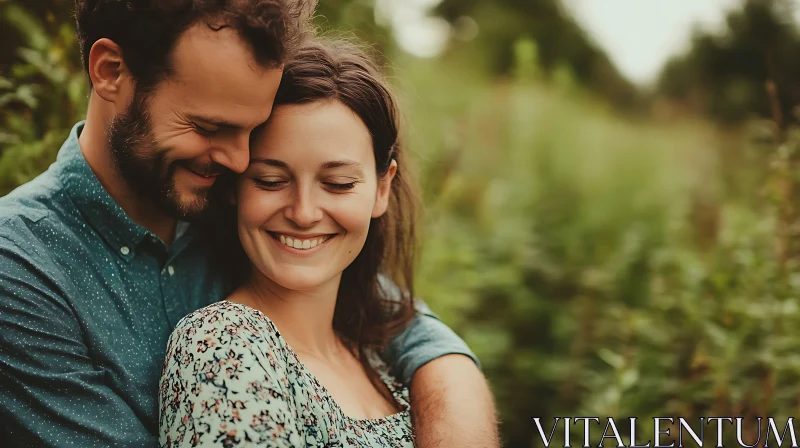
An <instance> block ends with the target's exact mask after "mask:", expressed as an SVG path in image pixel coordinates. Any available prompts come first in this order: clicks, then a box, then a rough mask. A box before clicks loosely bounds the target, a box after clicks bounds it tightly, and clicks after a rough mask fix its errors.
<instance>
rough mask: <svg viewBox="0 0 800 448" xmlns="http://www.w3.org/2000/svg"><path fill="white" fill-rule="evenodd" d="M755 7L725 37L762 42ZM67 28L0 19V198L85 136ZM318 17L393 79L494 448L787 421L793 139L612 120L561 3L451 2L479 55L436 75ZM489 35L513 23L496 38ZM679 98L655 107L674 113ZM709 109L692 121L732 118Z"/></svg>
mask: <svg viewBox="0 0 800 448" xmlns="http://www.w3.org/2000/svg"><path fill="white" fill-rule="evenodd" d="M753 5H755V3H754V2H752V1H751V2H748V3H747V6H746V7H745V8H744V9H742V10H741V11H739V12H735V13H733V14H732V16H731V17H733V18H734V19H736V18H738V19H736V20H738V22H737V21H736V20H734V19H731V20H732V22H731V23H733V22H736V23H749V22H748V21H752V20H756V19H757V17H753V16H752V14H755V13H753V11H759V10H758V8H756V7H755V6H753ZM70 8H71V1H68V0H63V1H59V0H42V1H41V2H38V3H36V4H35V5H31V4H29V2H24V3H23V2H22V1H9V0H5V1H2V0H0V21H1V22H2V24H3V25H2V26H0V41H2V42H3V45H0V70H2V71H1V72H0V73H2V75H1V76H2V78H0V104H1V105H2V108H1V109H0V194H5V193H7V192H8V191H10V189H12V188H13V187H15V186H16V185H19V184H20V183H23V182H25V181H27V180H28V179H30V178H32V177H33V176H35V175H36V174H37V173H39V172H41V171H42V170H43V169H45V168H46V167H47V165H48V164H49V163H51V162H52V161H53V159H54V157H55V153H56V151H57V149H58V147H59V146H60V144H61V141H62V140H63V138H64V136H65V135H66V133H67V131H68V129H69V128H70V126H71V125H72V124H73V123H74V122H75V121H77V120H79V119H82V116H83V113H84V111H85V107H86V98H87V93H88V90H87V82H86V81H85V78H84V75H83V71H82V68H81V65H80V58H79V52H78V49H77V45H76V44H75V41H74V38H73V36H72V33H73V29H72V21H71V20H72V19H71V18H70ZM320 8H321V9H320V14H321V15H322V16H324V17H322V18H320V23H321V25H322V26H323V27H326V28H327V27H332V28H339V29H344V30H350V29H352V28H357V31H356V34H358V35H360V36H361V37H363V38H365V39H368V40H370V41H371V42H373V43H374V44H375V47H376V49H378V50H380V51H381V52H383V54H385V55H386V56H387V59H388V60H389V61H391V65H392V66H393V69H392V73H391V75H392V80H393V81H395V82H396V84H397V86H398V87H399V89H400V91H401V92H402V93H403V95H402V96H403V98H402V99H403V105H404V107H405V111H406V115H407V116H408V119H409V120H408V122H409V124H410V126H409V129H408V134H409V141H410V143H411V145H410V146H411V148H412V149H413V150H414V151H415V155H416V159H417V160H416V161H417V165H418V168H419V172H420V179H421V182H422V187H423V193H424V202H425V204H426V218H425V222H424V227H423V229H422V233H423V238H424V242H423V245H422V249H423V252H422V254H421V259H420V266H419V276H418V285H417V287H418V290H419V293H420V296H421V297H423V298H424V299H425V300H426V301H427V302H428V303H429V304H430V305H431V306H432V307H433V308H434V310H435V311H436V312H438V313H439V314H440V316H441V317H442V319H443V320H444V321H445V322H447V323H448V324H449V325H451V326H452V327H453V328H454V329H455V330H456V331H457V332H459V333H460V334H461V335H462V336H463V337H464V338H465V339H466V340H467V342H468V343H469V344H470V346H471V347H472V348H473V349H474V350H475V352H476V353H477V354H478V356H479V357H480V359H481V361H482V363H483V367H484V371H485V373H486V375H487V376H488V378H489V380H490V382H491V384H492V387H493V390H494V392H495V394H496V397H497V400H498V407H499V410H500V413H501V419H502V421H503V426H502V434H503V437H504V441H505V444H506V446H510V447H531V446H541V445H540V443H541V442H540V441H539V439H538V435H537V433H536V429H535V427H534V425H533V423H532V421H531V417H534V416H537V417H542V418H543V421H545V422H548V421H552V420H551V419H552V417H556V416H561V417H564V416H598V417H617V418H625V417H628V416H636V417H639V418H641V419H643V420H645V419H649V418H650V417H653V416H681V417H685V418H687V419H690V418H696V417H699V416H723V415H735V416H743V417H745V418H752V417H755V416H774V417H780V418H785V417H786V416H789V415H792V414H794V413H796V412H797V411H798V410H800V339H798V337H797V336H798V335H796V334H795V332H797V331H798V330H797V328H800V326H798V323H800V302H798V297H797V295H796V293H795V291H797V290H798V287H800V274H798V271H797V263H798V259H799V258H798V257H800V249H798V247H797V246H798V243H797V242H795V240H796V239H797V238H796V235H797V232H798V223H800V220H798V219H797V218H798V217H797V214H798V213H800V212H799V211H795V206H794V204H796V202H797V198H798V195H797V193H798V191H797V185H798V182H797V179H796V176H797V173H798V172H800V171H798V169H797V168H798V167H797V163H798V162H797V160H796V159H797V157H798V155H797V149H798V145H800V135H798V131H797V130H795V129H793V128H792V126H791V120H788V119H779V120H777V122H774V121H770V120H763V121H753V122H751V123H750V124H748V126H745V127H741V128H726V129H725V130H724V131H721V130H717V129H716V128H714V127H713V126H711V125H709V124H708V123H706V121H705V120H703V119H698V118H696V117H695V118H692V117H689V118H686V119H674V120H671V121H669V122H659V121H656V120H654V119H651V118H648V117H647V116H645V115H642V116H640V117H636V118H631V117H630V116H626V115H621V114H619V113H617V110H616V107H617V106H618V105H619V104H621V103H624V102H625V101H623V100H621V99H620V98H623V99H624V98H625V97H626V96H627V95H629V93H625V92H628V91H629V90H628V89H629V86H628V84H627V83H626V82H625V81H624V80H617V81H613V80H614V79H616V78H617V77H618V75H617V74H616V71H615V70H612V69H613V67H611V66H607V67H606V68H602V66H603V64H606V62H607V59H606V58H605V56H603V55H602V54H601V53H599V52H598V50H596V49H593V48H592V47H591V46H590V45H589V44H587V43H586V41H585V40H584V41H583V43H581V42H582V41H581V39H582V38H581V36H582V34H581V33H582V32H581V31H580V29H579V28H577V25H575V24H574V23H573V22H570V21H569V18H568V17H566V16H564V15H563V14H562V13H561V12H559V11H560V9H558V8H557V4H556V3H553V2H532V3H528V2H512V1H510V0H509V1H503V2H477V1H462V2H450V1H447V0H445V1H443V2H442V3H441V5H440V9H439V10H438V12H437V13H439V14H442V15H443V16H445V17H446V18H448V19H449V20H451V21H452V22H453V23H456V22H458V19H459V18H460V17H463V16H465V15H469V14H473V15H475V16H476V21H477V22H478V24H479V26H480V27H486V28H485V29H484V28H482V31H481V36H483V37H481V39H484V40H480V41H478V42H475V43H474V45H467V44H463V45H461V46H458V45H455V46H453V47H451V49H450V51H449V52H448V53H447V54H445V55H444V56H443V57H441V58H439V59H432V60H420V59H415V58H413V57H410V56H408V55H406V54H404V53H402V52H399V51H397V50H395V49H394V46H393V44H392V39H391V30H390V29H388V28H387V27H386V26H385V25H384V24H381V23H379V22H376V21H375V11H374V7H373V5H372V3H371V2H369V1H363V0H350V1H345V0H337V1H330V2H322V5H321V6H320ZM536 8H539V9H536ZM553 8H555V9H553ZM748 8H750V9H748ZM753 8H755V9H753ZM490 11H493V12H490ZM748 11H749V12H748ZM483 12H485V13H486V14H484V13H483ZM491 14H494V15H497V16H502V17H510V16H515V17H517V19H518V20H519V21H520V23H518V24H517V25H515V26H516V28H509V30H505V31H504V30H502V29H501V28H502V27H498V24H495V25H494V28H492V26H493V25H492V23H490V22H489V23H484V21H486V20H489V19H488V18H487V17H493V16H492V15H491ZM547 14H550V15H547ZM478 17H479V18H480V19H478ZM498 23H506V22H498ZM564 24H566V25H564ZM562 25H564V26H565V28H563V29H562V28H561V26H562ZM745 28H747V27H745ZM523 29H526V30H529V31H530V33H525V32H522V31H521V30H523ZM731 29H732V30H734V27H732V28H731ZM736 29H738V28H736ZM548 30H549V31H548ZM506 31H507V32H506ZM549 32H552V33H554V34H552V35H551V34H547V33H549ZM776 32H778V31H776ZM781 32H783V31H781ZM787 32H788V31H787ZM495 33H496V34H495ZM731 33H732V34H731V37H729V39H730V42H741V43H742V44H749V43H752V42H755V41H752V40H748V39H751V38H752V36H751V37H747V36H748V35H747V34H746V33H745V34H741V35H738V34H736V33H737V32H736V31H731ZM495 35H496V36H498V39H496V40H495V39H492V36H495ZM565 35H566V36H570V35H571V36H573V37H574V39H575V40H573V41H571V42H572V43H568V42H562V41H560V40H559V39H561V37H552V36H565ZM547 36H550V37H547ZM736 36H739V37H736ZM698 42H699V41H698ZM754 45H755V44H754ZM563 46H566V48H564V47H563ZM487 48H489V50H487ZM491 48H495V49H497V51H500V50H502V52H501V53H492V52H494V51H495V50H491ZM695 48H697V44H696V45H695ZM693 51H698V50H693ZM753 51H755V50H753ZM753 54H755V53H753ZM487 55H490V56H491V55H495V56H496V57H497V59H493V57H494V56H493V57H492V58H490V60H492V61H494V62H491V63H485V62H486V60H487V59H486V58H487ZM576 55H577V56H576ZM581 61H583V62H581ZM592 61H594V62H592ZM604 61H605V62H604ZM681 61H682V62H680V64H684V65H683V66H682V67H683V68H681V69H680V70H684V71H685V73H692V74H691V76H690V75H681V76H683V78H680V79H683V80H684V81H681V82H684V84H683V85H684V86H689V87H691V89H695V90H696V91H698V92H700V93H703V94H705V95H709V96H710V97H712V98H715V97H716V96H715V95H722V94H719V93H718V92H717V91H716V90H714V89H715V87H716V84H714V83H710V84H703V83H698V81H697V80H698V79H703V80H705V79H706V78H704V76H712V75H709V74H708V73H710V72H708V70H717V68H716V66H715V65H714V64H713V63H711V62H709V61H706V60H705V56H692V55H691V54H690V55H689V56H687V57H685V59H683V60H681ZM586 64H588V65H591V66H593V67H597V65H596V64H600V66H601V69H599V70H600V71H599V72H593V71H592V70H591V69H589V68H587V67H588V65H586ZM675 64H678V63H675ZM675 64H673V65H672V66H671V68H668V72H665V73H673V74H674V73H675V72H669V70H673V71H674V70H678V69H676V68H675V67H677V65H675ZM704 64H705V65H704ZM704 70H706V71H704ZM598 73H606V75H603V76H609V78H603V77H602V76H601V75H600V74H598ZM765 73H766V72H764V73H761V72H760V73H759V74H758V76H762V77H763V76H765ZM675 76H677V75H675ZM714 76H721V75H719V74H717V75H714ZM665 77H667V78H668V77H669V76H667V75H665ZM602 79H611V80H612V81H613V82H611V83H610V84H609V86H611V87H607V88H612V87H613V86H614V85H617V86H618V87H613V88H612V90H613V91H614V92H618V93H613V92H612V93H611V94H609V92H610V91H609V90H603V89H602V88H598V87H597V83H600V84H603V81H601V80H602ZM747 79H749V81H747V82H745V83H744V84H742V85H745V84H746V85H747V86H748V87H746V88H744V87H743V88H744V89H745V90H748V89H749V90H748V91H752V92H757V93H754V94H753V95H755V96H754V98H755V97H758V98H760V99H759V100H758V101H755V102H750V101H749V100H748V101H744V100H742V101H741V107H742V109H741V110H742V111H749V112H754V113H759V112H760V113H762V114H764V113H767V112H769V111H770V110H774V109H775V105H779V106H780V107H778V109H780V110H784V109H786V107H785V102H787V101H789V100H788V99H787V98H788V97H787V96H785V95H788V94H786V90H785V89H786V87H785V84H786V82H776V83H775V85H776V86H777V87H776V89H775V90H774V93H773V95H772V96H769V95H767V94H766V93H762V91H760V90H758V89H759V88H760V87H759V83H762V84H763V82H764V81H766V78H764V79H761V78H757V77H754V78H747ZM668 81H669V82H673V81H674V82H678V81H675V80H668ZM665 82H666V81H665ZM615 83H618V84H615ZM678 87H680V86H678ZM678 87H675V86H672V87H667V86H666V84H665V85H664V86H663V87H662V88H663V89H665V90H664V91H665V92H669V93H670V95H672V94H674V96H672V97H671V98H673V100H675V101H678V100H680V98H682V97H681V95H683V94H682V93H681V92H682V91H681V90H680V88H678ZM689 87H687V88H689ZM720 88H722V87H720ZM615 89H619V90H615ZM724 89H726V90H725V91H728V90H727V89H729V87H725V88H724ZM619 92H623V93H619ZM617 94H619V95H620V96H616V95H617ZM630 95H632V96H631V97H635V96H637V95H638V94H637V93H632V94H630ZM687 95H688V94H687ZM762 95H763V96H762ZM689 96H691V95H689ZM719 98H722V99H725V98H729V97H728V96H726V95H722V96H720V97H719ZM637 101H638V100H637ZM720 101H722V100H720ZM731 101H732V100H731ZM737 101H738V100H737ZM762 102H763V104H762ZM712 103H713V104H715V105H714V106H713V107H712V106H709V108H701V111H703V112H710V113H712V114H716V112H715V111H719V112H722V113H727V111H729V110H731V109H730V108H731V107H733V106H731V105H730V103H725V102H724V101H723V102H722V103H719V104H717V103H714V102H713V101H712ZM712 103H708V104H712ZM703 104H706V103H703ZM736 104H739V103H736ZM749 112H748V113H749ZM695 421H696V420H695ZM648 426H649V425H648ZM575 429H576V430H578V429H579V428H578V427H575ZM645 429H646V428H645ZM672 433H673V434H675V431H673V432H672ZM651 436H652V434H645V435H644V437H651ZM750 436H753V434H752V433H746V434H745V440H751V439H750V438H748V437H750ZM578 437H582V436H581V435H580V434H578V435H576V437H575V438H573V440H581V439H580V438H578ZM707 437H708V438H709V439H710V438H712V437H714V434H712V431H708V433H707ZM753 439H754V437H753ZM643 440H647V438H644V439H643Z"/></svg>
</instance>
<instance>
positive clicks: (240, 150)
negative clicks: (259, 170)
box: [211, 133, 250, 174]
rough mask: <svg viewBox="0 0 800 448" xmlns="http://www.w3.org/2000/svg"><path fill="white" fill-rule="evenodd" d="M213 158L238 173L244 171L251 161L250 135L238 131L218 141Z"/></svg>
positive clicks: (215, 161)
mask: <svg viewBox="0 0 800 448" xmlns="http://www.w3.org/2000/svg"><path fill="white" fill-rule="evenodd" d="M211 160H213V161H214V163H217V164H219V165H222V166H224V167H225V168H227V169H229V170H231V171H233V172H234V173H236V174H242V173H244V172H245V171H246V170H247V165H248V164H249V163H250V135H249V134H246V133H238V134H236V135H231V136H230V137H229V138H226V139H224V140H222V141H219V142H217V145H216V148H215V150H214V152H212V154H211Z"/></svg>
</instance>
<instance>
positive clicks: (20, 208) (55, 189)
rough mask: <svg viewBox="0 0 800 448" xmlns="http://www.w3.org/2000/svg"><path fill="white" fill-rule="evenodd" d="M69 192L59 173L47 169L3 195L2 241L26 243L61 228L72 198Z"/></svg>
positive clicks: (0, 204) (0, 209)
mask: <svg viewBox="0 0 800 448" xmlns="http://www.w3.org/2000/svg"><path fill="white" fill-rule="evenodd" d="M65 193H66V192H65V190H64V186H63V184H62V183H61V181H60V180H59V178H58V176H56V175H55V173H54V172H53V170H47V171H45V172H44V173H42V174H40V175H39V176H38V177H36V178H35V179H33V180H31V181H30V182H27V183H25V184H23V185H21V186H19V187H17V188H16V189H15V190H13V191H12V192H11V193H9V194H7V195H5V196H3V197H0V240H3V239H5V240H7V241H11V242H13V243H15V244H19V245H23V246H25V245H28V244H30V242H31V241H30V239H31V238H37V239H38V238H39V237H41V236H43V233H51V234H52V233H53V232H55V231H58V228H59V227H61V226H63V225H64V218H65V216H64V211H65V202H68V201H69V199H68V197H67V196H66V195H65ZM59 233H63V232H59Z"/></svg>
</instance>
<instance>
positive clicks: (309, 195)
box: [285, 188, 322, 227]
mask: <svg viewBox="0 0 800 448" xmlns="http://www.w3.org/2000/svg"><path fill="white" fill-rule="evenodd" d="M313 196H314V194H313V192H311V191H309V189H308V188H297V191H296V192H295V195H294V198H293V201H292V204H290V205H289V206H288V207H286V209H285V214H286V218H287V219H289V220H290V221H292V222H294V223H295V224H297V226H298V227H311V226H313V225H314V224H316V223H317V222H319V221H321V220H322V209H321V208H320V207H319V206H318V205H317V204H316V201H315V199H314V197H313Z"/></svg>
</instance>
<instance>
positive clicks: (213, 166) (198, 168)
mask: <svg viewBox="0 0 800 448" xmlns="http://www.w3.org/2000/svg"><path fill="white" fill-rule="evenodd" d="M179 163H180V164H181V165H183V166H184V167H185V168H187V169H189V170H190V171H194V172H195V173H197V174H200V175H203V176H207V177H210V176H218V175H224V174H230V173H232V171H231V170H229V169H227V168H225V167H224V166H222V165H220V164H218V163H214V162H201V161H196V160H186V161H183V162H179Z"/></svg>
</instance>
